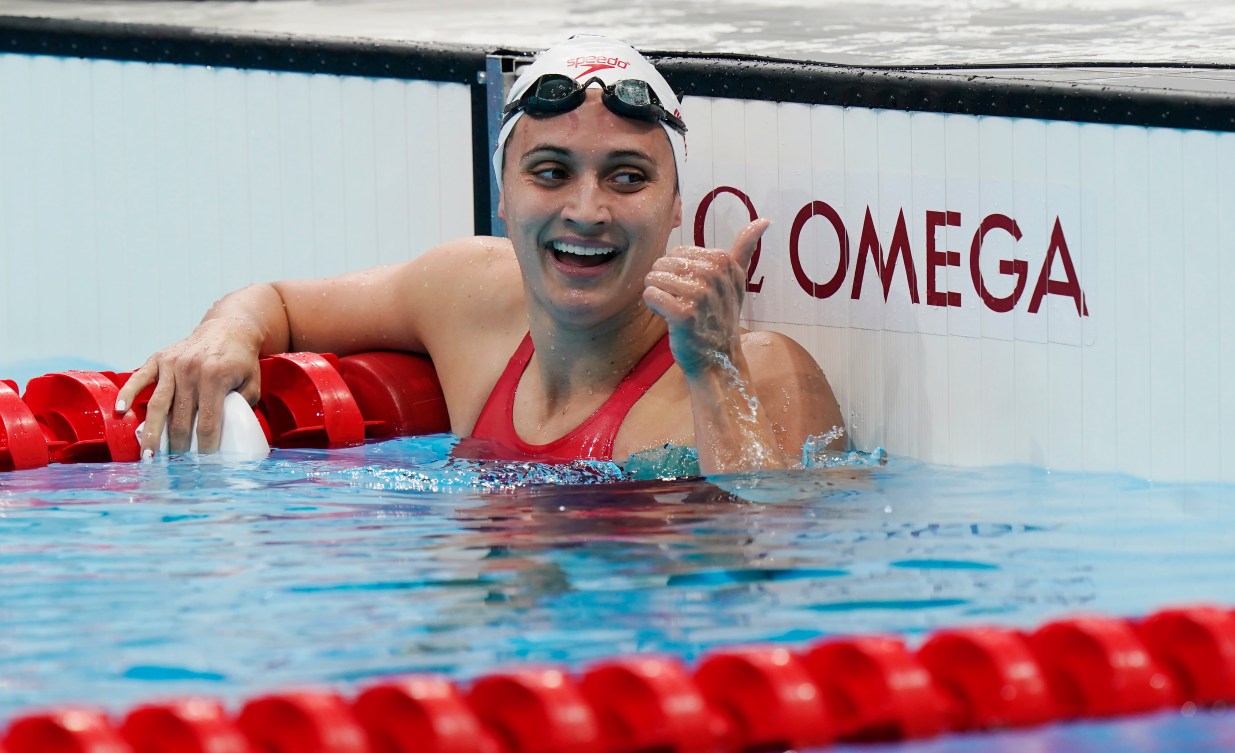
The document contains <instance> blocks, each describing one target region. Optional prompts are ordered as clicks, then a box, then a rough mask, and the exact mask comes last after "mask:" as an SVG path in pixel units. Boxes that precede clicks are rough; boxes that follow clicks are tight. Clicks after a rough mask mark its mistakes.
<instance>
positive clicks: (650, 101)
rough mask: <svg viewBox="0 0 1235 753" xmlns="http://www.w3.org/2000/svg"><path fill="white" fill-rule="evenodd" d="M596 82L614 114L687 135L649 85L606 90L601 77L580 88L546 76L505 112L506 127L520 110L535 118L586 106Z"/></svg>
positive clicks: (630, 83)
mask: <svg viewBox="0 0 1235 753" xmlns="http://www.w3.org/2000/svg"><path fill="white" fill-rule="evenodd" d="M594 82H595V83H600V84H601V86H602V89H601V101H602V102H604V105H605V107H608V108H609V110H610V111H611V112H613V113H615V114H617V115H621V116H623V117H627V118H634V119H636V120H645V121H648V122H656V121H658V120H659V121H663V122H664V123H665V124H667V125H668V126H669V127H670V128H673V129H674V130H675V131H677V132H678V133H681V134H685V133H686V123H684V122H683V121H682V119H681V118H679V117H678V116H676V115H674V114H673V113H671V112H669V111H668V110H666V109H665V108H664V107H663V106H662V105H661V103H660V98H659V97H657V96H656V92H655V91H654V90H653V89H652V87H651V85H650V84H648V83H647V82H646V81H643V80H641V79H637V78H630V79H623V80H621V81H617V82H614V83H612V84H609V85H608V86H605V84H604V82H603V81H601V80H600V78H599V77H593V78H590V79H588V80H587V81H585V82H583V83H582V84H580V83H578V82H577V81H575V80H574V79H572V78H570V77H569V76H565V75H562V74H560V73H546V74H545V75H544V76H541V77H540V78H538V79H537V80H536V81H535V82H533V83H532V85H531V86H529V87H528V89H527V91H525V92H524V93H523V96H521V97H519V98H518V99H517V100H515V101H514V102H511V103H510V104H508V105H506V107H505V108H504V109H503V110H502V125H505V124H506V123H507V122H508V121H509V120H510V119H511V118H512V117H514V115H515V113H517V112H519V111H520V110H523V111H525V112H528V113H530V114H532V115H549V114H558V113H563V112H570V111H571V110H573V109H575V108H576V107H578V106H579V105H581V104H583V100H584V97H586V96H587V95H586V92H587V88H588V87H589V86H591V85H592V84H593V83H594Z"/></svg>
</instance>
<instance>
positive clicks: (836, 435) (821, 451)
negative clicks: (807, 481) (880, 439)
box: [801, 426, 888, 468]
mask: <svg viewBox="0 0 1235 753" xmlns="http://www.w3.org/2000/svg"><path fill="white" fill-rule="evenodd" d="M843 436H845V427H843V426H833V427H832V428H831V429H829V430H827V431H825V432H824V433H822V434H812V435H810V436H809V437H807V438H806V442H804V443H803V444H802V466H801V467H802V468H839V467H842V466H877V465H887V463H888V453H887V452H885V451H884V449H883V448H882V447H876V448H875V449H873V450H871V451H870V452H869V453H867V452H859V451H857V450H848V451H844V450H829V449H828V445H830V444H832V442H833V441H835V440H837V439H840V438H841V437H843Z"/></svg>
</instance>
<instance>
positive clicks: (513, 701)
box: [0, 605, 1235, 753]
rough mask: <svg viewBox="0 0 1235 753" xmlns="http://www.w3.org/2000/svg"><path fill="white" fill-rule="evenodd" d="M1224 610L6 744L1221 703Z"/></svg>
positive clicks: (407, 683)
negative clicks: (910, 647)
mask: <svg viewBox="0 0 1235 753" xmlns="http://www.w3.org/2000/svg"><path fill="white" fill-rule="evenodd" d="M1233 657H1235V615H1233V614H1232V613H1231V612H1229V611H1227V610H1223V609H1220V608H1218V607H1214V606H1204V605H1202V606H1192V607H1185V608H1175V609H1165V610H1162V611H1159V612H1157V613H1155V614H1153V615H1151V616H1149V617H1147V618H1145V619H1144V620H1139V621H1135V620H1133V621H1129V620H1117V619H1111V618H1105V617H1094V616H1083V617H1073V618H1070V619H1064V620H1057V621H1054V622H1051V623H1049V624H1047V625H1045V626H1043V627H1041V628H1040V629H1038V630H1037V631H1035V632H1033V633H1032V634H1029V635H1025V634H1022V633H1020V632H1017V631H1014V630H1008V629H1004V628H962V629H955V630H943V631H940V632H938V633H936V634H934V635H932V636H930V637H929V639H928V640H927V641H926V642H925V643H923V645H922V647H921V648H919V649H918V650H917V652H912V651H910V650H909V649H907V648H906V647H905V646H904V644H903V643H901V641H899V640H898V639H895V638H889V637H886V636H869V637H862V636H857V637H853V638H844V639H828V640H823V641H820V642H818V643H816V644H814V645H811V646H808V647H806V648H805V649H803V650H800V651H793V650H790V649H788V648H785V647H782V646H746V647H735V648H729V649H724V650H720V651H715V652H710V653H709V654H707V655H706V656H705V657H704V658H703V659H702V660H701V661H700V662H699V665H698V667H697V668H696V669H695V670H694V672H693V674H692V673H691V672H690V671H689V670H688V669H687V668H686V667H685V666H684V665H683V664H682V663H681V662H680V661H678V660H677V659H673V658H667V657H658V656H632V657H621V658H616V659H611V660H607V661H604V662H601V663H599V664H596V665H594V666H592V667H591V668H590V669H587V670H586V671H585V672H584V673H583V674H582V675H581V676H578V677H576V676H573V675H571V674H570V673H568V672H567V671H566V670H564V669H562V668H558V667H531V666H529V667H523V668H517V669H512V670H507V671H503V672H497V673H494V674H491V675H486V676H483V677H480V678H479V679H476V680H474V681H472V682H471V684H470V685H469V686H467V687H465V688H463V689H460V688H459V687H458V686H457V685H455V684H454V683H453V682H451V681H450V680H448V679H445V678H442V677H437V676H411V677H403V678H395V679H388V680H384V681H382V682H379V683H376V684H374V685H371V686H369V687H367V688H365V689H364V690H363V691H362V692H360V694H359V695H358V696H357V697H356V698H355V699H354V700H351V701H349V700H348V699H346V698H344V697H343V696H341V695H339V694H337V693H333V692H327V691H321V690H298V691H289V692H284V693H275V694H271V695H265V696H262V697H259V698H256V699H253V700H251V701H249V702H247V703H245V704H244V706H243V708H242V709H241V710H240V712H239V713H238V714H237V715H236V716H235V717H229V716H228V714H227V712H226V711H225V710H224V708H223V707H222V706H221V705H220V704H219V703H218V702H217V701H213V700H210V699H201V698H192V699H180V700H175V701H171V702H168V703H163V704H152V705H143V706H139V707H138V708H136V709H134V710H133V711H131V712H130V713H129V714H128V715H127V716H126V717H125V718H124V720H123V723H121V724H119V725H118V726H113V724H112V722H111V720H110V719H109V718H108V717H107V716H106V715H105V714H104V713H103V712H101V711H98V710H94V709H88V708H82V707H80V706H75V707H66V708H60V709H52V710H50V711H43V712H38V713H31V714H27V715H23V716H21V717H19V718H17V719H16V720H13V721H12V722H11V723H10V724H9V726H8V728H7V731H6V732H5V733H4V735H3V741H2V744H3V748H0V750H3V751H8V753H293V751H294V752H295V753H589V752H592V753H648V751H657V752H659V753H755V752H756V751H768V750H782V749H786V748H791V747H793V748H810V747H823V746H825V745H827V744H828V743H829V742H830V741H831V740H832V739H833V738H834V737H835V738H837V739H840V740H845V741H861V740H870V739H887V740H899V739H907V738H914V737H930V736H932V735H936V734H940V733H943V732H946V731H948V730H949V729H951V730H953V731H957V732H968V731H977V730H982V729H989V728H993V727H1022V726H1029V725H1033V724H1041V723H1045V722H1051V721H1066V720H1069V719H1079V718H1105V717H1111V716H1117V715H1126V714H1133V713H1142V712H1146V711H1152V710H1155V709H1163V708H1171V707H1180V706H1182V705H1185V704H1194V705H1196V706H1214V705H1218V706H1221V705H1224V704H1225V703H1227V702H1229V699H1232V698H1235V671H1233V670H1235V658H1233Z"/></svg>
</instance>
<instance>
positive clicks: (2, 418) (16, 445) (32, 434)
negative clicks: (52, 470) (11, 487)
mask: <svg viewBox="0 0 1235 753" xmlns="http://www.w3.org/2000/svg"><path fill="white" fill-rule="evenodd" d="M50 461H51V456H50V455H49V453H48V450H47V437H45V436H44V435H43V429H42V428H40V426H39V422H38V420H37V419H36V418H35V417H34V413H33V412H31V410H30V406H28V405H26V404H25V403H24V402H22V399H21V397H20V396H19V395H18V392H17V385H16V384H15V383H14V382H10V381H0V470H3V471H13V470H23V469H25V468H42V467H43V466H45V465H47V464H48V463H49V462H50Z"/></svg>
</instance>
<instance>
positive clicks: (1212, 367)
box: [682, 97, 1235, 480]
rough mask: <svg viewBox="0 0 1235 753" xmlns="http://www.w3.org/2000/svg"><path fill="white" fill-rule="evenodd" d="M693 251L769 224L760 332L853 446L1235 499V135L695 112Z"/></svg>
mask: <svg viewBox="0 0 1235 753" xmlns="http://www.w3.org/2000/svg"><path fill="white" fill-rule="evenodd" d="M684 110H685V117H686V120H687V122H688V123H689V124H690V127H691V131H690V141H689V152H690V163H689V165H688V169H687V180H686V181H685V183H684V186H683V191H684V199H685V206H686V211H685V214H686V217H685V220H684V223H683V224H684V227H683V231H682V238H683V239H685V240H689V241H692V242H701V243H706V244H709V245H716V244H720V245H725V244H727V243H728V241H729V240H730V239H732V238H733V236H734V234H735V233H736V232H737V229H738V228H739V227H741V225H743V224H744V223H746V222H748V221H749V219H750V217H752V216H766V217H770V218H771V219H772V220H773V221H774V224H773V225H772V227H771V228H770V229H769V231H768V232H767V234H766V235H765V236H764V239H763V244H762V248H761V251H760V255H759V259H758V263H757V265H756V266H755V267H754V268H753V270H752V272H751V280H750V283H749V287H750V288H751V292H750V293H749V296H748V303H747V309H746V314H747V317H748V320H749V322H750V325H751V326H752V327H755V328H763V327H769V328H773V329H778V330H781V331H784V332H787V333H790V334H792V335H793V336H794V337H796V338H797V339H799V340H800V341H802V342H803V343H804V344H805V345H806V346H807V347H808V348H809V349H810V350H811V352H812V353H813V354H814V355H815V357H816V358H817V359H818V360H819V362H820V363H821V364H822V365H823V366H824V369H825V371H826V372H827V374H828V377H829V379H830V381H831V383H832V386H833V387H834V389H835V390H836V392H837V396H838V397H839V399H840V401H841V404H842V407H843V409H844V412H845V416H846V420H847V422H848V429H849V431H850V437H851V440H852V441H853V443H854V444H855V446H857V447H859V448H862V449H866V450H869V449H871V448H874V447H884V448H885V449H887V450H888V451H889V452H891V453H894V454H901V455H909V456H912V457H917V458H921V459H923V460H927V461H931V462H940V463H955V464H994V463H1033V464H1038V465H1045V466H1048V467H1051V468H1058V469H1084V470H1092V471H1125V472H1129V473H1135V474H1138V475H1143V476H1150V477H1152V478H1155V479H1168V478H1189V479H1212V480H1218V479H1221V480H1232V479H1235V387H1233V386H1232V384H1233V383H1235V350H1232V349H1231V339H1232V334H1231V333H1232V332H1233V331H1235V305H1232V304H1231V303H1230V302H1228V300H1227V296H1226V295H1225V293H1224V291H1225V284H1224V280H1226V279H1228V275H1229V274H1231V273H1232V272H1233V271H1235V220H1232V210H1233V209H1235V177H1232V176H1235V134H1232V133H1216V132H1209V131H1187V130H1179V129H1165V128H1147V127H1143V126H1124V125H1105V124H1090V123H1072V122H1060V121H1046V120H1034V119H1018V118H1007V117H990V116H986V117H983V116H970V115H950V114H938V113H925V112H905V111H897V110H879V109H866V108H855V107H849V108H843V107H835V106H827V105H815V106H811V105H802V104H790V103H781V104H777V103H772V102H760V101H738V100H730V99H712V98H701V97H691V98H687V100H686V102H685V103H684Z"/></svg>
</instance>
